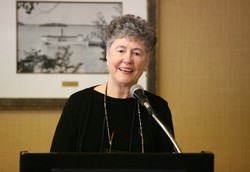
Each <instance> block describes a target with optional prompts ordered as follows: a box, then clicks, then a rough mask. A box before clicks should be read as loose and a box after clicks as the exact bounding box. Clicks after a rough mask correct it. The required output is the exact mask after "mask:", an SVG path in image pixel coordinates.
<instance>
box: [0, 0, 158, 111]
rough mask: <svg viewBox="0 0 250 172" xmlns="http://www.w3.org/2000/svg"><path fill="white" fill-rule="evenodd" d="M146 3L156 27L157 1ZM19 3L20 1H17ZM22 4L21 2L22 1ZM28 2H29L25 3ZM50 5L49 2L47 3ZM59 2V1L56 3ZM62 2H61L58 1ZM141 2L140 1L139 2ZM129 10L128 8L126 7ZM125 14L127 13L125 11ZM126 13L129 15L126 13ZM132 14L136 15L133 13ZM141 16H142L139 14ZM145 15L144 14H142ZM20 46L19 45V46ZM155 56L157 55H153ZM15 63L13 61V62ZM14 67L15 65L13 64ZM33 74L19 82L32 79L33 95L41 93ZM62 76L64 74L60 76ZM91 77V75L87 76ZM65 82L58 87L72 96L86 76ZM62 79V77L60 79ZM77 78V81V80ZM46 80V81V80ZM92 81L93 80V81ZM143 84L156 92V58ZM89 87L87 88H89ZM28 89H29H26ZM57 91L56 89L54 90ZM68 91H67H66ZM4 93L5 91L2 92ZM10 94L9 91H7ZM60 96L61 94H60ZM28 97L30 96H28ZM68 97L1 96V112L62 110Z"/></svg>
mask: <svg viewBox="0 0 250 172" xmlns="http://www.w3.org/2000/svg"><path fill="white" fill-rule="evenodd" d="M132 1H133V0H131V2H129V3H128V4H127V6H129V5H131V4H132V5H133V2H134V1H133V2H132ZM145 1H146V2H145V3H146V7H147V8H146V9H145V11H146V12H145V14H146V15H147V16H146V17H147V20H148V21H149V22H150V23H152V25H154V26H156V0H145ZM17 2H19V1H17ZM20 2H21V1H20ZM25 2H27V1H25ZM31 2H35V1H31ZM46 2H48V3H49V1H46ZM53 2H55V1H53ZM56 2H57V1H56ZM58 2H61V1H58ZM62 2H67V1H62ZM81 2H84V1H77V2H75V3H81ZM98 2H102V3H105V2H116V1H100V0H99V1H98ZM138 2H139V1H138ZM126 8H128V7H126ZM124 12H125V11H124ZM125 13H128V11H127V12H125ZM131 13H135V14H136V11H134V12H131ZM138 15H140V14H138ZM142 15H143V14H142ZM17 46H18V45H17ZM153 56H155V54H154V55H153ZM12 62H13V61H12ZM12 65H13V64H12ZM13 75H17V74H13ZM31 75H33V74H24V76H22V77H20V78H21V79H20V80H18V81H17V83H26V82H25V81H26V79H27V78H28V79H30V78H32V82H31V83H28V84H27V85H26V86H25V88H26V87H29V88H28V89H30V91H31V93H34V92H39V91H38V90H35V89H34V88H33V87H32V85H33V84H34V83H35V82H36V81H37V77H36V76H35V77H34V78H33V76H31ZM35 75H38V76H39V77H40V78H42V80H44V79H45V78H46V77H47V75H49V76H50V77H52V80H56V79H57V78H58V74H35ZM59 75H62V74H59ZM86 75H87V76H88V77H89V74H86ZM100 75H101V77H102V78H101V79H100ZM105 75H107V74H105V73H104V74H97V76H96V74H94V76H93V77H92V76H91V78H93V81H92V82H90V83H88V85H95V84H96V83H97V82H96V80H97V81H98V82H102V81H105V80H106V77H105ZM63 77H64V78H63V80H61V82H59V83H60V85H57V87H64V89H63V94H65V93H66V95H70V94H72V93H73V92H75V90H76V87H77V88H78V87H79V89H83V88H82V87H81V83H79V82H78V81H79V77H81V78H84V77H85V74H84V75H82V74H63ZM60 78H61V77H60ZM72 78H73V79H72ZM75 78H76V79H75ZM45 80H46V79H45ZM85 80H90V79H88V78H85ZM91 80H92V79H91ZM142 82H143V84H146V86H147V90H148V91H150V92H153V93H154V92H155V88H156V75H155V58H154V57H153V58H152V61H151V64H150V66H149V71H148V74H147V79H146V80H144V81H142ZM40 85H42V86H43V87H46V86H47V87H49V86H50V84H46V81H43V82H42V83H40ZM79 85H80V86H79ZM88 85H87V86H88ZM26 89H27V88H26ZM19 90H22V86H21V85H20V88H19ZM54 90H55V89H54ZM56 90H57V89H56ZM65 90H66V91H65ZM2 91H3V90H2ZM7 92H8V91H7ZM53 94H54V93H51V95H53ZM58 94H59V95H60V94H61V93H60V92H59V93H58ZM27 95H28V96H27ZM67 98H68V96H65V95H63V96H51V97H49V96H46V95H45V96H40V95H39V96H36V95H35V96H33V94H31V95H29V94H25V96H15V94H14V96H10V97H8V96H1V98H0V110H62V108H63V106H64V104H65V102H66V100H67Z"/></svg>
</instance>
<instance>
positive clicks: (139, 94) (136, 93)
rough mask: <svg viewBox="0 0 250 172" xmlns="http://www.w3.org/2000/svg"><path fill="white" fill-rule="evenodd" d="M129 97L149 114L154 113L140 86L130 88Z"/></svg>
mask: <svg viewBox="0 0 250 172" xmlns="http://www.w3.org/2000/svg"><path fill="white" fill-rule="evenodd" d="M130 95H131V96H132V97H133V98H135V99H136V100H138V101H139V102H140V103H141V104H142V106H144V107H146V109H147V110H148V112H149V114H152V113H153V112H154V109H153V108H152V106H151V105H150V103H149V101H148V98H147V96H146V95H145V93H144V89H143V87H142V86H141V85H138V84H135V85H133V86H132V87H131V88H130Z"/></svg>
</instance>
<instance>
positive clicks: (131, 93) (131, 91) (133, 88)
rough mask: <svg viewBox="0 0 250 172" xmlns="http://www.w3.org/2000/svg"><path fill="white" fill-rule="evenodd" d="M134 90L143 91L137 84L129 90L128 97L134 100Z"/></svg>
mask: <svg viewBox="0 0 250 172" xmlns="http://www.w3.org/2000/svg"><path fill="white" fill-rule="evenodd" d="M136 90H142V91H143V90H144V89H143V87H142V86H141V85H139V84H135V85H133V86H132V87H131V88H130V95H131V96H132V97H133V98H136V97H135V96H134V92H135V91H136Z"/></svg>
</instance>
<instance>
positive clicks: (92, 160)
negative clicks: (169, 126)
mask: <svg viewBox="0 0 250 172" xmlns="http://www.w3.org/2000/svg"><path fill="white" fill-rule="evenodd" d="M213 171H214V155H213V154H212V153H206V152H204V153H179V154H177V153H173V154H171V153H29V152H21V153H20V172H213Z"/></svg>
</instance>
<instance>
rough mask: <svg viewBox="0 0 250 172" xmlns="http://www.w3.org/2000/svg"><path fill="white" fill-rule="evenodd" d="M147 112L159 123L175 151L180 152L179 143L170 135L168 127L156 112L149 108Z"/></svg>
mask: <svg viewBox="0 0 250 172" xmlns="http://www.w3.org/2000/svg"><path fill="white" fill-rule="evenodd" d="M149 114H150V115H151V116H152V117H153V119H154V120H155V121H156V122H157V123H158V124H159V125H160V127H161V128H162V130H163V131H164V132H165V133H166V134H167V136H168V137H169V139H170V141H171V142H172V144H173V145H174V148H175V151H176V153H182V151H181V149H180V147H179V145H178V144H177V142H176V141H175V139H174V136H173V135H172V133H171V131H170V129H169V128H168V127H167V126H166V124H165V123H164V122H163V121H162V120H161V119H160V118H159V117H158V116H157V114H156V113H155V112H154V110H149Z"/></svg>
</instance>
